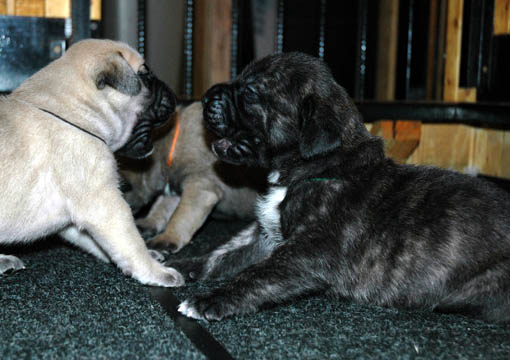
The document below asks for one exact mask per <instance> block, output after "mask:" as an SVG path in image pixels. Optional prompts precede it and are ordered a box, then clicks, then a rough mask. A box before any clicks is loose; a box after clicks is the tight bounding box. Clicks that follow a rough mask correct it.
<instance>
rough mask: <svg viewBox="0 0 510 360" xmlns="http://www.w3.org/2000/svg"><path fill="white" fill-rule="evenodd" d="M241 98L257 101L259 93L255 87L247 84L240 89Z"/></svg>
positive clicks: (251, 101)
mask: <svg viewBox="0 0 510 360" xmlns="http://www.w3.org/2000/svg"><path fill="white" fill-rule="evenodd" d="M242 94H243V98H244V100H245V101H246V102H248V103H258V102H259V94H258V93H257V89H256V88H255V86H253V85H248V86H246V87H245V88H243V91H242Z"/></svg>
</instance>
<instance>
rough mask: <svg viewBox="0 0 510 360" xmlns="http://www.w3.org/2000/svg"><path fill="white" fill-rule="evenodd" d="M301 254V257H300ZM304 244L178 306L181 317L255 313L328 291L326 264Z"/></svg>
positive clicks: (292, 246)
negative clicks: (275, 305) (323, 275)
mask: <svg viewBox="0 0 510 360" xmlns="http://www.w3.org/2000/svg"><path fill="white" fill-rule="evenodd" d="M300 254H301V255H300ZM308 254H309V252H308V251H303V248H302V245H299V244H284V245H282V246H280V247H279V248H277V249H276V250H275V251H274V253H273V254H272V255H271V257H270V258H268V259H266V260H264V261H262V262H260V263H258V264H256V265H253V266H251V267H249V268H247V269H246V270H244V271H243V272H241V273H240V274H239V275H238V276H237V277H235V278H234V279H233V280H232V281H231V282H230V283H228V284H226V285H224V286H223V287H220V288H218V289H215V290H213V291H212V292H211V293H209V294H206V295H202V296H196V297H193V298H192V299H188V300H186V301H184V302H183V303H181V304H180V305H179V308H178V310H179V312H181V313H182V314H184V315H186V316H188V317H191V318H195V319H202V320H221V319H223V318H225V317H228V316H232V315H237V314H244V313H250V312H255V311H257V310H259V309H260V308H261V307H262V306H264V305H269V304H278V303H281V302H284V301H287V300H290V299H293V298H296V297H298V296H301V295H306V294H310V293H315V292H319V291H325V290H327V288H328V287H329V285H328V283H327V281H326V279H324V278H322V277H321V276H320V275H319V274H321V273H322V274H324V273H325V271H327V269H325V268H321V267H325V266H326V265H325V262H321V261H317V257H315V256H314V257H312V258H310V256H308Z"/></svg>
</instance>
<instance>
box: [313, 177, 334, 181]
mask: <svg viewBox="0 0 510 360" xmlns="http://www.w3.org/2000/svg"><path fill="white" fill-rule="evenodd" d="M307 180H308V181H313V182H317V181H334V180H337V179H335V178H321V177H317V178H311V179H307Z"/></svg>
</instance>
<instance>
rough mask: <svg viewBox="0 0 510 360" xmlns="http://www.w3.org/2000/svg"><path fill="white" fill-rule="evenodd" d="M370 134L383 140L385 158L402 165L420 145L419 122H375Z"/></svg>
mask: <svg viewBox="0 0 510 360" xmlns="http://www.w3.org/2000/svg"><path fill="white" fill-rule="evenodd" d="M370 133H371V134H372V135H376V136H381V137H382V138H383V139H384V147H385V153H386V156H388V157H390V158H392V159H393V160H395V161H397V162H402V163H404V162H406V161H407V159H408V158H409V156H411V154H412V153H413V152H414V150H415V149H416V148H417V147H418V144H419V143H420V137H421V122H420V121H401V120H397V121H392V120H382V121H376V122H375V123H373V125H372V127H371V128H370Z"/></svg>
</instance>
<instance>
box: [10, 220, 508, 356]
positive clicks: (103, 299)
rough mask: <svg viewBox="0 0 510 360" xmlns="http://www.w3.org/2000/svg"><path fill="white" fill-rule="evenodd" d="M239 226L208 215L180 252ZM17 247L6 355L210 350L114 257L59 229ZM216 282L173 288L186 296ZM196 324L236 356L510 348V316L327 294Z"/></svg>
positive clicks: (466, 352)
mask: <svg viewBox="0 0 510 360" xmlns="http://www.w3.org/2000/svg"><path fill="white" fill-rule="evenodd" d="M243 226H244V224H242V223H227V222H209V223H208V224H207V225H206V226H205V227H204V229H203V230H202V231H201V232H200V233H199V235H198V237H197V238H196V239H195V240H194V241H193V243H192V244H191V245H190V246H188V247H187V248H185V249H184V250H183V251H182V253H181V254H179V255H178V256H187V255H190V254H196V253H202V252H205V251H208V250H210V249H212V248H213V247H215V246H216V245H217V244H219V243H221V242H222V241H225V240H226V239H228V237H229V236H230V234H232V233H234V232H236V231H238V230H239V229H241V228H242V227H243ZM7 250H8V249H6V248H0V252H1V253H7ZM13 252H14V253H16V254H17V255H19V256H20V257H21V258H22V259H23V260H24V261H25V264H26V265H27V269H26V270H24V271H21V272H18V273H14V274H10V275H8V276H4V277H2V278H0V289H1V290H0V306H1V309H0V358H2V359H18V358H48V359H58V358H94V359H101V358H103V359H138V358H147V359H156V358H158V359H162V358H168V359H198V358H204V355H203V354H202V353H201V352H200V351H199V350H198V349H197V348H196V347H195V345H194V344H193V343H192V342H191V341H190V340H189V339H188V338H187V337H186V336H185V335H184V334H183V332H182V331H181V330H180V328H179V326H177V325H175V323H174V321H173V320H172V318H171V317H170V316H169V315H168V313H167V312H166V311H165V310H164V309H163V308H162V307H161V306H160V305H159V303H158V302H156V301H155V300H153V299H152V298H151V297H150V295H149V291H148V290H149V289H148V288H147V287H144V286H141V285H139V284H137V283H136V282H135V281H134V280H132V279H130V278H127V277H125V276H123V275H122V274H121V273H120V272H119V271H118V270H117V269H115V267H113V266H112V265H109V264H103V263H101V262H99V261H96V260H95V259H94V258H92V257H91V256H89V255H86V254H84V253H82V252H80V251H79V250H76V249H74V248H71V247H67V246H63V245H61V244H60V242H58V241H55V240H54V239H53V240H51V239H50V240H49V241H46V242H44V243H41V244H39V245H36V246H31V247H27V248H26V249H21V250H20V249H19V248H17V249H15V251H10V253H13ZM217 285H218V284H216V283H205V284H191V285H189V286H187V287H184V288H179V289H172V290H171V292H172V293H173V294H174V295H175V296H176V297H177V298H178V299H180V300H183V299H185V298H186V297H187V296H190V295H192V294H194V293H199V292H203V291H207V289H209V288H211V287H213V286H217ZM200 325H202V326H203V327H204V328H205V329H206V330H208V331H209V332H210V334H211V335H212V336H213V337H214V338H215V339H216V340H217V341H218V342H220V343H221V344H223V346H224V347H225V349H227V351H228V352H229V353H230V354H231V355H232V356H233V357H234V358H238V359H262V358H267V359H298V358H306V359H325V358H333V359H334V358H337V359H361V358H383V359H385V358H386V359H439V358H443V359H452V358H454V359H482V358H483V359H508V358H510V325H505V326H502V325H492V324H487V323H484V322H480V321H475V320H470V319H467V318H465V317H462V316H454V315H440V314H434V313H430V312H421V311H398V310H394V309H386V308H380V307H375V306H362V305H356V304H351V303H348V302H342V301H336V300H335V301H333V300H330V299H327V298H326V297H322V296H316V297H311V298H307V299H303V300H299V301H296V302H294V303H292V304H288V305H286V306H279V307H276V308H272V309H269V310H265V311H263V312H261V313H258V314H252V315H245V316H239V317H235V318H232V319H228V320H225V321H222V322H215V323H200Z"/></svg>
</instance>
